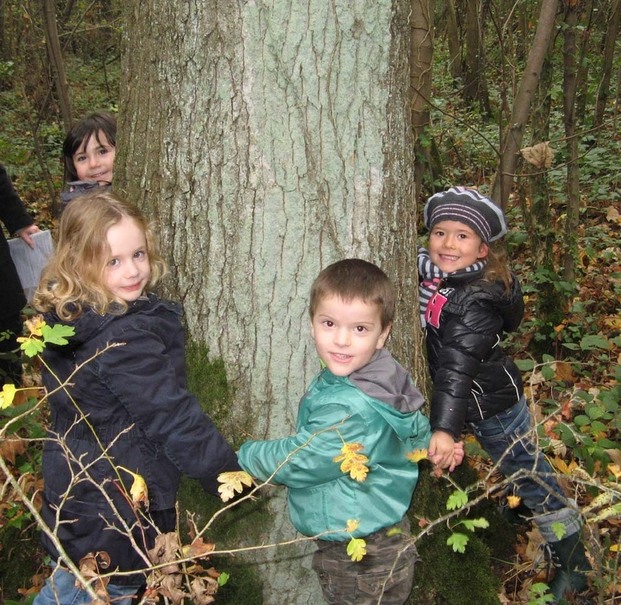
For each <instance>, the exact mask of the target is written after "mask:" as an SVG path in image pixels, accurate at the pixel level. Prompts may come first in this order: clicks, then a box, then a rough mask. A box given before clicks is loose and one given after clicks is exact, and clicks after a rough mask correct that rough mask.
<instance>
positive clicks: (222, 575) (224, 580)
mask: <svg viewBox="0 0 621 605" xmlns="http://www.w3.org/2000/svg"><path fill="white" fill-rule="evenodd" d="M229 577H230V576H229V574H228V573H226V571H221V572H220V575H219V576H218V578H217V582H218V586H224V585H225V584H226V583H227V582H228V581H229Z"/></svg>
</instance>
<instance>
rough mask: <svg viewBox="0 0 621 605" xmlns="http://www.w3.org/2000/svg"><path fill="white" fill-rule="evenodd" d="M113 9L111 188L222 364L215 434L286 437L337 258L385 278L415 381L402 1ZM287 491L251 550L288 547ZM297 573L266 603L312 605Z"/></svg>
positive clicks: (272, 590) (301, 562)
mask: <svg viewBox="0 0 621 605" xmlns="http://www.w3.org/2000/svg"><path fill="white" fill-rule="evenodd" d="M124 11H125V18H126V21H127V24H128V25H127V35H126V40H125V45H124V52H123V70H122V71H123V74H124V82H123V83H122V86H121V91H122V93H121V94H122V97H121V103H120V112H119V116H120V123H119V144H118V149H119V156H118V159H117V168H116V169H115V188H116V187H118V188H119V189H124V190H125V192H126V194H127V196H128V197H129V198H130V199H132V200H135V201H136V202H138V203H140V204H141V205H142V207H143V208H145V209H146V210H147V212H148V213H149V214H150V215H151V216H152V218H153V219H155V221H156V222H157V223H158V224H159V228H160V231H161V238H162V240H163V244H164V246H163V247H164V250H165V251H166V254H167V257H168V260H169V262H170V265H171V267H172V273H173V275H172V280H171V283H170V286H169V290H170V293H171V295H172V296H173V297H174V298H177V299H179V300H180V301H182V303H183V305H184V309H185V313H186V320H187V324H188V328H189V333H190V334H191V337H192V338H193V339H194V340H196V341H199V342H203V343H205V344H206V345H207V346H208V347H209V351H210V354H211V356H213V357H219V358H222V359H223V360H224V362H225V366H226V369H227V374H228V378H229V381H230V382H231V384H232V386H233V387H234V389H235V393H236V402H235V405H234V409H233V410H232V412H233V414H232V420H231V425H230V426H229V427H224V428H225V430H226V429H228V431H229V433H230V432H231V431H232V430H235V431H236V432H237V434H238V436H239V431H240V430H241V429H242V428H243V430H245V431H247V434H251V435H253V436H254V437H257V438H266V437H267V438H270V437H279V436H284V435H286V434H289V433H290V432H291V431H292V429H293V427H294V420H295V417H296V412H297V405H298V401H299V398H300V396H301V395H302V393H303V392H304V389H305V386H306V385H307V383H308V382H309V380H310V379H311V377H312V376H313V375H314V374H315V373H316V371H317V370H318V368H319V364H318V360H317V356H316V354H315V351H314V347H313V344H312V341H311V339H310V336H309V331H308V323H309V322H308V312H307V304H308V292H309V288H310V284H311V282H312V280H313V279H314V277H315V276H316V274H317V273H318V272H319V270H320V269H321V268H323V267H325V266H326V265H327V264H328V263H330V262H332V261H334V260H336V259H340V258H344V257H350V256H357V257H362V258H366V259H369V260H371V261H375V262H377V263H379V264H380V265H381V266H382V267H384V268H385V269H386V271H387V272H388V274H389V275H390V276H391V277H393V278H394V280H395V282H396V283H397V286H398V294H399V301H400V303H399V308H398V321H397V323H396V325H395V328H394V335H393V338H392V342H391V348H392V350H393V352H394V353H395V354H396V356H397V358H399V359H400V360H401V361H402V362H403V363H404V364H405V365H406V366H409V367H413V368H414V370H415V371H416V372H417V373H418V374H419V375H422V374H423V372H424V361H423V359H422V355H421V350H420V345H419V342H420V327H419V324H418V321H417V311H416V304H415V301H416V289H417V284H416V279H415V239H416V229H415V208H414V203H413V200H414V193H415V192H414V188H413V185H412V183H413V174H412V170H413V165H414V162H413V159H414V158H413V151H412V149H413V145H412V129H411V124H410V113H409V110H410V105H409V101H408V87H409V72H408V57H409V43H410V33H411V32H410V23H409V21H408V15H409V11H410V2H409V0H392V1H391V0H368V1H367V2H359V3H350V2H348V1H346V0H343V1H337V2H334V3H325V2H319V1H314V2H313V1H311V2H310V3H306V4H305V5H304V8H303V9H302V7H301V6H300V7H299V10H296V9H295V8H294V5H292V4H291V3H290V2H288V1H286V0H272V1H271V2H261V3H258V2H257V3H255V2H226V3H221V2H216V1H215V0H211V1H207V2H204V3H185V2H167V1H166V0H145V1H140V0H131V1H128V2H126V3H125V5H124ZM283 491H284V490H280V492H279V493H280V495H281V497H280V498H279V499H278V501H277V503H276V504H275V505H274V506H273V507H272V512H273V522H272V523H271V524H269V526H268V527H265V528H264V529H265V535H261V536H255V537H253V540H255V542H256V543H259V541H261V540H265V541H266V542H267V541H270V542H271V541H276V540H281V539H286V538H290V537H291V536H292V535H293V530H292V528H291V526H290V524H289V521H288V519H287V517H286V514H284V512H283V511H284V506H283V500H282V492H283ZM262 556H265V554H264V555H262ZM270 556H273V554H272V555H270ZM309 564H310V561H309V558H308V557H303V558H301V559H300V558H296V557H290V559H289V560H287V561H282V562H280V564H278V565H273V566H270V564H268V569H267V571H265V573H267V574H268V577H269V582H266V586H265V591H266V592H265V602H266V603H287V604H291V605H293V604H295V603H317V602H319V601H320V597H319V593H318V589H317V586H316V583H315V579H314V574H312V572H311V571H310V569H309Z"/></svg>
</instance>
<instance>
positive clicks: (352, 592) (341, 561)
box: [313, 519, 418, 605]
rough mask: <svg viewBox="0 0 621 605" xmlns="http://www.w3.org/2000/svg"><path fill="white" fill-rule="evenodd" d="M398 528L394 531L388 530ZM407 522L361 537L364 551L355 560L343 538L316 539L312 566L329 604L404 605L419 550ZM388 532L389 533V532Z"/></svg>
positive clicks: (412, 581) (412, 578)
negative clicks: (315, 550) (412, 539)
mask: <svg viewBox="0 0 621 605" xmlns="http://www.w3.org/2000/svg"><path fill="white" fill-rule="evenodd" d="M393 528H397V529H398V530H401V531H400V532H398V531H397V533H395V534H394V535H392V534H393V532H391V531H390V530H391V529H393ZM409 530H410V523H409V521H408V520H407V519H403V520H402V521H401V522H400V523H398V524H397V525H395V526H393V527H387V528H384V529H382V530H380V531H378V532H375V533H373V534H371V535H369V536H366V537H365V538H364V540H365V542H366V543H367V554H366V555H365V556H364V557H363V558H362V560H361V561H357V562H354V561H352V560H351V559H350V557H349V556H348V555H347V543H346V542H329V541H327V540H318V541H317V542H318V549H317V552H316V553H315V555H314V556H313V569H314V570H315V571H316V572H317V575H318V576H319V582H320V584H321V590H322V591H323V596H324V599H325V600H326V602H327V603H330V604H331V605H337V604H338V605H378V604H381V605H403V603H405V602H406V601H407V599H408V597H409V596H410V592H411V591H412V585H413V583H414V564H415V563H416V561H417V560H418V553H417V552H416V546H415V545H414V543H413V542H410V543H408V540H409V539H410V538H411V535H410V531H409ZM388 534H391V535H388Z"/></svg>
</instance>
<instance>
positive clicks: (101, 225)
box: [33, 190, 167, 321]
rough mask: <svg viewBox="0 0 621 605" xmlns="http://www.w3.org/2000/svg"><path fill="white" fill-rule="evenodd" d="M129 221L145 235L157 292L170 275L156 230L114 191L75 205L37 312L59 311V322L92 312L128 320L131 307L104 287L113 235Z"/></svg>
mask: <svg viewBox="0 0 621 605" xmlns="http://www.w3.org/2000/svg"><path fill="white" fill-rule="evenodd" d="M123 218H130V219H132V220H133V221H135V223H136V224H137V225H138V226H139V227H140V228H141V229H142V230H143V231H144V234H145V240H146V243H147V254H148V257H149V265H150V268H151V276H150V279H149V282H148V284H147V288H153V287H154V286H155V285H156V284H157V283H158V282H159V280H160V279H161V278H162V277H163V276H164V275H165V274H166V273H167V268H166V264H165V263H164V260H163V259H162V257H161V256H160V253H159V250H158V245H157V242H156V238H155V235H154V233H153V230H152V228H151V226H150V225H149V223H148V222H147V220H146V219H145V217H144V216H143V215H142V213H141V212H140V210H138V208H136V207H135V206H133V205H132V204H130V203H128V202H126V201H125V200H123V199H122V198H120V197H119V196H118V195H116V194H115V193H112V192H110V191H106V190H104V191H101V192H100V191H95V192H93V193H89V194H87V195H84V196H80V197H78V198H76V199H75V200H73V201H72V202H71V203H70V204H68V206H67V207H66V209H65V210H64V211H63V214H62V216H61V219H60V225H59V228H58V241H57V242H56V249H55V251H54V254H53V255H52V258H51V259H50V261H49V263H48V264H47V266H46V267H45V269H44V270H43V274H42V276H41V281H40V283H39V287H38V288H37V291H36V292H35V295H34V299H33V306H34V308H35V309H37V311H40V312H47V311H55V312H56V314H57V315H58V317H60V319H62V320H65V321H69V320H72V319H75V318H77V317H79V316H80V315H81V314H82V313H83V312H84V311H85V310H86V309H87V308H92V309H93V310H95V311H96V312H97V313H100V314H104V313H113V314H117V315H120V314H123V313H125V311H126V310H127V303H126V302H125V301H124V300H123V299H121V298H119V297H118V296H115V295H114V294H113V293H112V292H111V291H110V290H109V289H108V288H107V287H106V284H105V268H106V264H107V262H108V258H109V256H110V246H109V245H108V238H107V234H108V230H109V229H110V227H112V226H114V225H116V224H118V223H119V222H120V221H121V220H122V219H123Z"/></svg>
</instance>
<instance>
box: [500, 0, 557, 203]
mask: <svg viewBox="0 0 621 605" xmlns="http://www.w3.org/2000/svg"><path fill="white" fill-rule="evenodd" d="M557 9H558V0H543V1H542V3H541V11H540V13H539V21H538V23H537V31H536V32H535V38H534V40H533V45H532V46H531V49H530V52H529V54H528V61H527V64H526V69H525V70H524V74H523V75H522V79H521V81H520V86H519V89H518V93H517V95H516V97H515V100H514V101H513V111H512V114H511V121H510V124H509V126H508V128H507V129H506V131H505V132H504V133H503V135H502V142H501V157H500V163H499V168H498V172H497V174H496V177H495V178H494V184H493V186H492V198H493V199H494V200H495V201H496V202H497V203H498V204H500V206H501V207H502V208H504V207H505V206H506V204H507V200H508V199H509V194H510V192H511V187H512V183H513V177H514V173H515V167H516V165H517V161H518V155H517V154H518V150H519V149H520V146H521V143H522V137H523V135H524V127H525V126H526V123H527V121H528V114H529V112H530V104H531V101H532V99H533V96H534V95H535V92H536V88H537V83H538V81H539V75H540V72H541V67H542V65H543V61H544V59H545V56H546V53H547V52H548V48H549V46H550V41H551V40H552V35H553V33H554V22H555V19H556V11H557Z"/></svg>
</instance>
